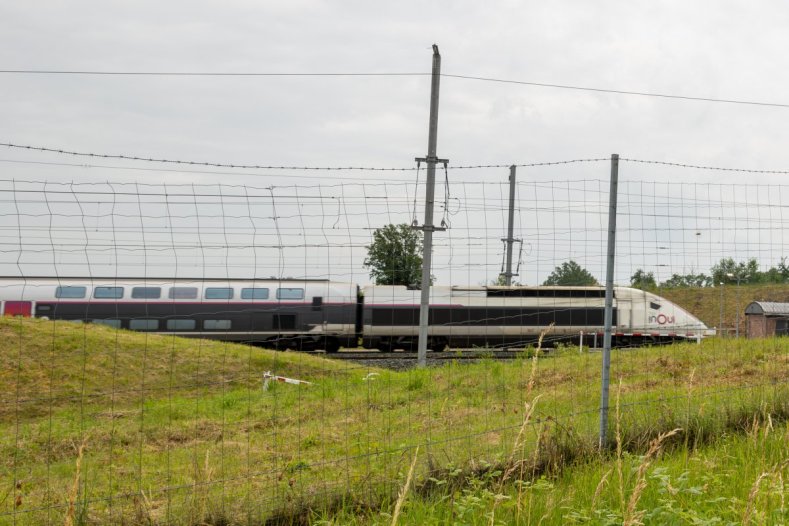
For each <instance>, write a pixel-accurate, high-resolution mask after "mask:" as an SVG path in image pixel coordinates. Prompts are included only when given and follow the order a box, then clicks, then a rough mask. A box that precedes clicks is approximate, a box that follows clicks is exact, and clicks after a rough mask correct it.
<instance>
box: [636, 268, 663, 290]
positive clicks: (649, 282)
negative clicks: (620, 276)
mask: <svg viewBox="0 0 789 526" xmlns="http://www.w3.org/2000/svg"><path fill="white" fill-rule="evenodd" d="M630 286H631V287H635V288H637V289H654V288H657V281H655V275H654V274H653V273H652V272H644V270H643V269H637V270H636V271H635V273H634V274H633V275H632V276H630Z"/></svg>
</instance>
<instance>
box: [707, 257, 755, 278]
mask: <svg viewBox="0 0 789 526" xmlns="http://www.w3.org/2000/svg"><path fill="white" fill-rule="evenodd" d="M710 272H711V273H712V281H713V282H714V283H727V282H731V281H741V282H743V283H759V282H761V281H762V277H763V276H762V273H761V272H759V262H758V261H756V259H755V258H751V259H749V260H748V262H747V263H745V262H742V261H741V262H739V263H736V262H735V261H734V259H732V258H723V259H721V260H720V261H719V262H718V263H717V264H715V265H713V266H712V268H711V269H710Z"/></svg>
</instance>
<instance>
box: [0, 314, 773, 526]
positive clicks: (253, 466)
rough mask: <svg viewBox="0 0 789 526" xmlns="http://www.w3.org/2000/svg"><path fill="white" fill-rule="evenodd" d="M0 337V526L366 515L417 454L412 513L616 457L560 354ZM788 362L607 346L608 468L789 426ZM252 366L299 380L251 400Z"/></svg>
mask: <svg viewBox="0 0 789 526" xmlns="http://www.w3.org/2000/svg"><path fill="white" fill-rule="evenodd" d="M0 336H2V340H0V345H2V351H3V354H2V355H3V357H4V359H3V361H2V367H0V381H2V385H4V386H5V387H4V389H3V391H2V395H0V477H1V478H0V524H63V523H64V522H65V521H66V520H67V519H69V520H70V519H73V520H74V523H75V524H76V523H82V524H106V523H124V524H183V525H197V524H204V523H207V524H262V523H264V521H266V520H270V521H272V523H286V524H287V523H299V521H302V522H309V521H314V520H319V519H326V520H330V521H335V523H337V524H341V523H343V521H344V520H345V519H348V518H349V517H353V518H354V519H353V520H358V521H360V522H361V523H363V522H364V521H373V522H375V521H379V522H380V521H381V520H383V518H385V517H386V516H385V514H386V513H390V512H391V510H392V509H393V506H394V500H395V499H396V495H397V491H398V489H399V486H400V484H401V483H402V482H403V480H404V478H405V473H406V472H407V471H408V467H409V466H410V463H411V460H412V458H413V455H414V451H415V448H416V446H420V456H419V459H418V462H417V464H416V472H415V477H414V482H413V488H412V493H411V495H410V496H409V499H408V501H407V502H406V506H405V508H404V510H405V515H404V516H403V518H402V521H406V520H409V521H412V519H410V518H408V517H411V514H412V513H416V512H417V511H418V509H419V506H424V507H425V509H427V508H433V507H435V506H438V508H437V509H439V510H440V509H441V506H449V508H451V509H454V506H455V502H456V501H457V496H461V497H462V496H464V495H468V500H469V502H471V501H475V499H477V498H480V499H481V500H482V502H488V501H486V500H485V499H488V497H490V496H489V495H487V493H486V492H492V494H493V496H494V497H495V495H499V494H502V495H504V494H506V492H510V496H511V493H512V492H513V491H516V490H517V491H522V490H523V489H524V488H528V489H529V491H531V492H532V493H533V492H535V491H537V490H538V489H539V490H540V491H542V489H540V488H542V487H543V486H545V485H550V486H552V487H556V488H560V487H561V486H560V484H561V481H562V480H564V479H565V478H567V481H568V482H567V483H568V484H571V482H569V481H571V480H572V477H573V473H577V474H579V476H580V474H582V473H584V472H585V471H584V470H587V471H589V473H590V474H589V475H588V477H589V478H590V479H594V477H595V476H597V475H599V474H600V473H602V472H604V470H605V469H606V468H605V466H606V464H605V462H610V459H611V458H615V456H616V454H615V451H614V449H615V448H613V446H612V447H611V448H610V449H609V450H607V451H606V452H605V454H604V455H603V456H602V457H601V456H600V455H599V453H598V452H597V449H596V433H597V426H598V421H597V419H598V413H597V407H598V405H599V397H600V388H599V376H600V355H599V354H594V353H593V354H590V353H579V352H578V349H577V348H569V347H567V348H563V349H560V350H559V351H557V352H556V353H554V354H551V355H549V356H547V357H542V356H541V355H540V354H536V356H538V357H539V360H538V361H533V360H531V359H529V358H527V356H530V355H533V354H534V353H524V357H523V358H522V359H519V360H515V361H514V362H511V363H502V362H495V361H491V360H487V361H483V362H481V363H478V364H468V363H466V362H463V363H461V362H453V363H449V364H447V365H446V366H443V367H439V368H431V369H427V370H411V371H403V372H393V371H382V370H375V369H371V368H369V367H361V366H348V365H347V364H342V363H339V362H333V361H329V360H323V359H320V358H316V357H312V356H307V355H303V354H297V353H278V352H273V351H266V350H261V349H255V348H251V347H246V346H239V345H232V344H224V343H219V342H206V341H200V340H184V339H179V338H172V337H159V336H154V335H145V334H140V333H130V332H126V331H116V330H113V329H111V328H107V327H95V326H88V325H75V324H72V323H64V322H53V321H45V320H23V319H4V320H0ZM787 360H789V341H785V340H778V339H775V340H763V341H744V340H741V341H735V340H733V339H730V340H707V341H705V342H703V344H702V345H700V346H698V345H695V344H682V345H675V346H670V347H655V348H651V349H650V348H645V349H640V350H634V351H633V350H631V351H618V352H615V353H614V356H613V359H612V378H613V379H615V382H617V383H616V385H613V386H612V393H617V392H618V393H619V399H620V404H619V405H620V413H621V416H620V418H619V419H618V422H619V425H620V428H621V430H620V433H619V435H620V437H621V440H620V443H621V446H622V449H623V451H624V452H625V453H624V455H625V456H624V457H623V458H627V459H628V462H631V463H632V462H635V460H634V459H637V456H638V455H642V454H643V453H644V452H645V451H646V450H647V449H648V447H649V444H650V442H651V441H652V440H653V439H654V438H655V437H656V436H658V435H659V434H660V433H662V432H665V431H667V430H670V429H674V428H682V429H683V431H682V432H681V433H679V434H678V435H676V436H674V437H672V438H671V439H670V440H669V441H667V443H666V444H665V447H668V448H669V449H670V450H671V451H676V452H677V453H676V454H677V455H682V454H684V455H685V456H686V457H687V458H690V457H691V456H692V455H691V453H693V454H694V455H695V452H696V451H701V450H702V449H703V448H705V447H707V445H708V444H712V443H714V442H715V441H716V440H718V439H719V438H720V437H721V436H730V435H731V436H741V435H742V434H743V433H747V432H748V431H749V430H751V429H752V427H753V421H754V416H756V417H758V418H759V419H761V420H760V421H764V422H766V421H767V420H768V415H769V418H770V419H772V420H773V421H774V422H778V421H780V420H781V419H782V418H785V417H787V416H789V388H787V386H786V380H787V377H788V376H789V368H787ZM269 370H270V371H272V372H274V373H275V374H281V375H285V376H291V377H296V378H301V379H305V380H309V381H311V382H313V383H314V384H313V385H309V386H295V385H287V384H271V386H270V389H269V390H266V391H264V390H263V389H262V387H261V375H262V373H263V372H265V371H269ZM371 372H375V373H377V375H369V373H371ZM613 398H614V396H613V395H612V400H613ZM532 407H533V410H531V409H530V408H532ZM613 413H614V408H613V406H612V415H613ZM526 415H529V419H528V421H527V422H525V423H524V419H525V418H526ZM613 421H614V419H613V418H612V424H611V427H610V431H609V436H611V437H614V436H615V434H616V433H615V427H614V424H613ZM774 435H776V436H777V435H778V433H774ZM81 447H82V453H81V454H80V448H81ZM683 452H684V453H683ZM78 465H79V469H77V466H78ZM513 466H517V470H516V473H517V476H515V475H513V473H515V472H513V473H510V476H509V478H508V480H502V474H503V473H505V472H507V471H510V470H511V469H512V467H513ZM628 469H631V470H632V468H628ZM595 470H597V471H595ZM601 470H602V471H601ZM497 472H498V473H497ZM693 475H694V476H695V475H696V473H695V471H694V473H693ZM541 480H542V482H541ZM648 480H649V485H648V487H647V491H646V492H645V494H644V498H645V499H646V498H647V495H648V494H649V491H651V489H652V487H653V484H652V479H648ZM516 481H519V482H517V484H516ZM598 481H599V479H598ZM751 482H753V481H751ZM590 484H591V483H590ZM567 491H568V490H566V489H565V490H564V492H562V491H560V490H557V493H556V495H562V496H563V495H565V494H566V493H567ZM469 492H470V493H469ZM502 492H503V493H502ZM579 492H580V489H579ZM546 494H547V492H546ZM579 495H580V493H579ZM453 496H454V497H453ZM494 497H490V498H494ZM557 498H558V497H557ZM442 499H443V500H442ZM447 499H450V500H449V501H447ZM452 499H455V500H452ZM499 500H501V502H500V503H499V504H497V510H498V509H499V508H500V509H501V512H502V513H510V512H506V509H508V508H507V506H509V504H507V503H509V502H512V500H513V499H512V498H510V499H503V500H502V499H499ZM436 502H439V503H441V502H443V503H444V504H441V505H437V504H435V503H436ZM447 502H449V503H451V504H449V503H447ZM522 502H523V501H521V503H522ZM529 502H536V501H535V500H534V499H532V500H531V501H529ZM600 502H603V501H600ZM605 502H606V504H605V507H603V506H602V505H601V506H600V507H599V508H597V509H611V510H615V509H618V508H616V507H615V506H613V504H611V503H610V502H608V501H605ZM643 502H651V501H648V500H645V501H643ZM488 503H489V502H488ZM469 506H470V504H469ZM475 506H476V505H475ZM480 506H482V505H480ZM542 506H543V507H544V508H545V509H547V508H549V507H550V506H548V503H547V501H546V503H543V504H542ZM567 506H570V507H571V508H572V509H573V510H576V511H577V512H578V513H586V512H587V511H589V506H588V503H585V501H583V500H578V501H574V502H571V503H569V504H567ZM567 506H565V508H566V507H567ZM477 507H479V506H477ZM480 509H483V508H482V507H480ZM538 509H540V508H534V509H532V508H529V509H528V510H525V511H524V509H521V511H519V512H518V513H522V514H523V515H522V516H523V517H527V516H528V517H537V515H536V514H537V513H538ZM640 509H642V508H640ZM488 511H489V510H488ZM592 511H593V510H592ZM382 513H383V514H384V515H382ZM437 513H439V512H437ZM441 513H444V514H445V515H441V514H440V513H439V514H438V515H436V520H437V521H438V523H445V522H441V521H442V520H444V519H445V518H446V513H457V510H456V511H452V512H448V511H446V510H444V511H443V512H441ZM469 513H470V512H469ZM496 513H499V512H498V511H496ZM552 513H554V512H552ZM556 513H558V512H556ZM483 515H484V514H483ZM483 515H480V516H479V517H483ZM471 516H472V515H469V517H471ZM475 516H476V515H475ZM505 516H506V515H505ZM414 517H418V515H415V516H414ZM441 517H444V519H442V518H441ZM450 517H452V515H450ZM413 520H416V519H413ZM430 520H433V519H430ZM451 520H454V519H451ZM464 520H465V519H464ZM469 520H471V519H469ZM475 520H482V521H483V522H476V523H480V524H481V523H485V524H487V522H484V520H483V519H475ZM579 520H580V519H579ZM595 520H597V519H595ZM620 521H621V519H620ZM450 522H451V521H450ZM411 523H414V524H416V523H418V521H417V522H411ZM470 523H474V522H470Z"/></svg>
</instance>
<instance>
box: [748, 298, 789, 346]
mask: <svg viewBox="0 0 789 526" xmlns="http://www.w3.org/2000/svg"><path fill="white" fill-rule="evenodd" d="M745 319H746V326H747V328H748V338H769V337H771V336H789V303H776V302H774V301H754V302H753V303H751V304H750V305H748V306H747V307H745Z"/></svg>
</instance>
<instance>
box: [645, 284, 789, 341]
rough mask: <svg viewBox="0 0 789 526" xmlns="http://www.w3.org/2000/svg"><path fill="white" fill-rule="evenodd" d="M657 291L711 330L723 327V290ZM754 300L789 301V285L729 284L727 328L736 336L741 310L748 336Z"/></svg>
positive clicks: (726, 292) (725, 289)
mask: <svg viewBox="0 0 789 526" xmlns="http://www.w3.org/2000/svg"><path fill="white" fill-rule="evenodd" d="M655 292H656V293H657V294H659V295H661V296H663V297H664V298H666V299H668V300H671V301H672V302H674V303H676V304H677V305H680V306H681V307H683V308H684V309H686V310H687V311H689V312H690V313H691V314H693V315H694V316H696V317H697V318H699V319H700V320H701V321H703V322H704V323H705V324H706V325H707V326H708V327H718V326H719V325H720V314H721V288H720V287H705V288H676V289H672V288H661V289H657V290H655ZM752 301H779V302H789V285H777V284H769V285H748V284H741V285H740V287H739V288H738V287H737V286H736V285H726V286H724V287H723V326H724V327H726V328H727V329H729V330H730V331H731V332H732V333H733V332H734V327H735V326H736V324H737V311H738V310H739V311H740V332H741V333H742V334H744V333H745V314H744V313H745V307H746V306H748V304H749V303H750V302H752Z"/></svg>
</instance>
